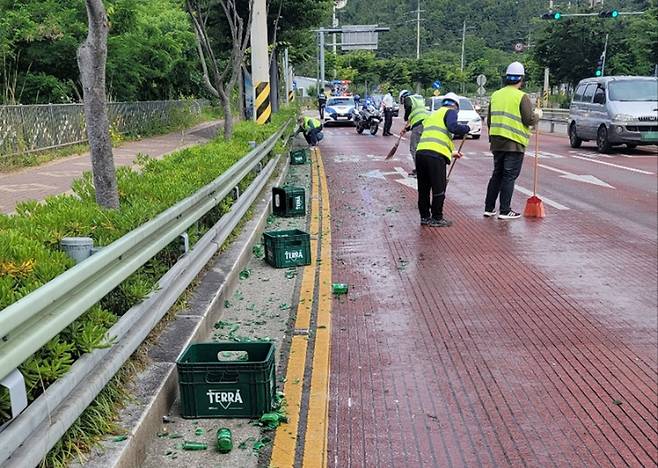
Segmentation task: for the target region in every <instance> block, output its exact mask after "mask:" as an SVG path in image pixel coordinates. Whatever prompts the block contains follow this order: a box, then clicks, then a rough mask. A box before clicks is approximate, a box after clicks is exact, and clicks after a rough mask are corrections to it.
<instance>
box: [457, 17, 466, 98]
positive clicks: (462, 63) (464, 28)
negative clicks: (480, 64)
mask: <svg viewBox="0 0 658 468" xmlns="http://www.w3.org/2000/svg"><path fill="white" fill-rule="evenodd" d="M465 44H466V20H464V27H463V28H462V61H461V67H460V68H459V70H460V71H461V75H462V94H464V46H465Z"/></svg>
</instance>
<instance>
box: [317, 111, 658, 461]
mask: <svg viewBox="0 0 658 468" xmlns="http://www.w3.org/2000/svg"><path fill="white" fill-rule="evenodd" d="M399 125H400V124H399V119H396V126H397V128H398V130H399ZM394 128H396V127H394ZM324 133H325V139H324V141H323V142H322V143H321V145H320V147H321V151H322V154H323V159H324V161H325V166H326V173H327V179H328V186H329V192H330V200H331V220H332V251H333V266H332V268H333V281H336V282H346V283H349V284H350V294H349V298H348V299H342V300H341V299H338V300H335V301H334V305H333V311H332V316H333V322H332V356H331V384H330V389H331V391H330V397H331V401H330V404H329V429H328V438H329V462H330V465H331V466H335V467H343V466H481V465H486V466H496V465H498V466H510V465H514V466H517V465H518V466H592V465H597V466H654V465H655V464H656V462H657V461H658V455H657V451H658V441H657V440H658V432H657V429H656V428H657V427H658V405H657V402H656V400H657V395H656V378H657V374H656V368H657V356H656V348H657V345H658V343H657V328H658V327H657V318H656V310H657V294H658V292H657V288H656V286H657V283H656V279H657V277H656V274H657V268H658V264H657V258H656V251H657V250H656V249H657V238H656V230H657V214H658V203H657V191H656V188H657V187H656V173H657V172H658V167H657V166H658V155H657V153H658V149H657V148H656V147H647V148H644V149H636V150H634V151H628V150H626V149H625V148H623V149H621V150H619V151H617V152H614V153H612V154H610V155H599V154H597V153H596V151H595V149H594V148H593V147H592V146H591V145H587V144H585V145H584V146H583V148H581V149H578V150H573V149H571V148H570V147H569V146H568V140H567V139H566V138H564V137H562V136H553V135H542V136H541V139H540V143H541V152H540V160H539V163H540V169H541V172H540V176H539V191H538V193H539V196H540V197H541V198H542V199H543V200H544V203H545V206H546V218H544V219H541V220H538V219H529V218H521V219H519V220H513V221H502V220H496V219H485V218H483V216H482V212H483V209H484V206H483V200H484V195H485V190H486V184H487V181H488V178H489V175H490V171H491V169H492V160H491V155H490V153H489V152H488V146H487V141H486V136H484V137H483V138H482V139H481V140H479V141H475V140H468V141H467V142H466V143H465V145H464V153H465V155H466V156H465V157H464V158H463V159H462V160H460V161H458V162H457V166H456V167H455V169H454V172H453V175H452V178H451V180H450V185H449V186H448V190H447V201H446V209H445V216H446V217H447V218H449V219H453V220H454V221H455V224H454V225H453V226H452V227H450V228H427V227H421V226H419V216H418V212H417V209H416V200H417V198H416V197H417V192H416V190H415V182H416V181H415V179H411V178H409V177H407V172H408V171H410V170H411V169H412V163H411V158H410V156H409V151H408V146H407V145H408V142H403V144H402V145H401V147H400V150H399V153H398V155H397V157H396V158H395V159H392V160H390V161H383V155H385V154H386V153H387V152H388V149H389V148H390V147H391V146H392V145H393V143H394V139H393V138H391V137H389V138H385V137H382V136H376V137H372V136H370V135H357V134H356V132H355V131H354V129H352V128H349V127H336V128H326V129H325V131H324ZM533 163H534V157H533V156H532V155H531V154H529V155H528V156H527V158H526V160H525V163H524V168H523V172H522V175H521V176H520V178H519V180H518V187H517V192H516V194H515V196H514V199H513V203H512V206H513V208H514V209H516V210H517V211H521V212H522V211H523V208H524V205H525V201H526V199H527V197H528V194H529V193H530V190H531V189H532V167H533Z"/></svg>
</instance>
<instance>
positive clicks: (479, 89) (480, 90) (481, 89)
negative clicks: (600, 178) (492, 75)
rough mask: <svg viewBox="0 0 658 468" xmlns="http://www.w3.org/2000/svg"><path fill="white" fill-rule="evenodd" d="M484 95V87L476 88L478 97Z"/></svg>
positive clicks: (485, 92) (485, 91)
mask: <svg viewBox="0 0 658 468" xmlns="http://www.w3.org/2000/svg"><path fill="white" fill-rule="evenodd" d="M485 94H487V90H486V89H484V86H480V87H479V88H478V96H484V95H485Z"/></svg>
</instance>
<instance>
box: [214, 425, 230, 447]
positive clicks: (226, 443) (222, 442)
mask: <svg viewBox="0 0 658 468" xmlns="http://www.w3.org/2000/svg"><path fill="white" fill-rule="evenodd" d="M232 449H233V437H232V436H231V430H230V429H229V428H227V427H220V428H219V429H218V430H217V450H219V452H220V453H229V452H230V451H231V450H232Z"/></svg>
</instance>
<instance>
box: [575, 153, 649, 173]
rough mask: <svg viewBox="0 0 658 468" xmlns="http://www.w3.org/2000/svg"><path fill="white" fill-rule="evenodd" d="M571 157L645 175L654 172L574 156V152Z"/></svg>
mask: <svg viewBox="0 0 658 468" xmlns="http://www.w3.org/2000/svg"><path fill="white" fill-rule="evenodd" d="M571 157H572V158H576V159H582V160H583V161H589V162H593V163H596V164H603V165H605V166H612V167H616V168H618V169H624V170H625V171H631V172H637V173H638V174H647V175H653V174H654V172H649V171H643V170H642V169H635V168H634V167H626V166H620V165H619V164H613V163H609V162H605V161H598V160H596V159H591V158H586V157H584V156H576V155H575V154H572V155H571Z"/></svg>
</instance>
